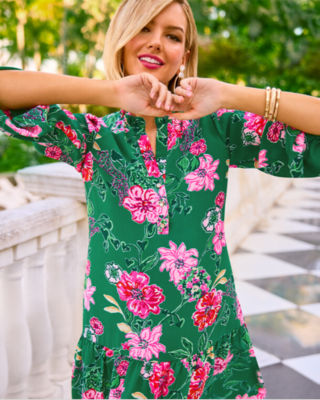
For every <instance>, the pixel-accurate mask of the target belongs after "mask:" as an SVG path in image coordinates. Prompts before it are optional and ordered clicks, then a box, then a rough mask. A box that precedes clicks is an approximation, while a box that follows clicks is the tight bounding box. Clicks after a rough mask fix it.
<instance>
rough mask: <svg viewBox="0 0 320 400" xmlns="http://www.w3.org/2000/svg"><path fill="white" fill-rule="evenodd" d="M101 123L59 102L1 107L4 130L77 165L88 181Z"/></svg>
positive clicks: (50, 156)
mask: <svg viewBox="0 0 320 400" xmlns="http://www.w3.org/2000/svg"><path fill="white" fill-rule="evenodd" d="M0 69H2V70H3V69H16V68H7V67H5V68H3V67H2V68H1V67H0ZM0 73H1V71H0ZM101 124H103V121H102V120H101V119H100V118H97V117H95V116H94V115H91V114H73V113H71V112H70V111H68V110H64V109H62V108H61V107H60V106H59V105H57V104H54V105H50V106H49V105H38V106H36V107H33V108H31V109H23V110H0V133H1V132H2V133H4V134H6V135H8V136H12V137H14V138H17V139H22V140H26V141H30V142H32V143H33V145H34V147H35V148H36V150H37V151H39V152H40V153H41V154H43V155H45V156H47V157H49V158H53V159H55V160H60V161H63V162H66V163H68V164H70V165H72V166H73V167H75V168H76V170H77V171H78V172H81V174H82V178H83V180H84V181H90V180H91V179H92V166H93V157H92V147H93V143H94V140H95V136H96V134H97V132H98V131H99V129H100V126H101Z"/></svg>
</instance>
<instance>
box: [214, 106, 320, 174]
mask: <svg viewBox="0 0 320 400" xmlns="http://www.w3.org/2000/svg"><path fill="white" fill-rule="evenodd" d="M211 117H212V119H213V122H214V123H215V124H217V125H218V128H219V131H221V132H223V134H224V137H225V142H226V146H227V150H228V154H229V162H230V167H234V168H236V167H239V168H257V169H259V170H261V171H262V172H265V173H267V174H270V175H274V176H279V177H286V178H291V177H301V178H302V177H304V178H308V177H318V176H320V136H319V135H312V134H308V133H305V132H302V131H300V130H297V129H295V128H293V127H291V126H289V125H286V124H283V123H282V122H277V121H276V122H272V121H267V120H266V119H264V118H263V117H261V116H260V115H256V114H252V113H249V112H243V111H235V110H226V109H221V110H218V111H217V112H216V113H214V114H212V116H211Z"/></svg>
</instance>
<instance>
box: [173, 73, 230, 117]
mask: <svg viewBox="0 0 320 400" xmlns="http://www.w3.org/2000/svg"><path fill="white" fill-rule="evenodd" d="M224 85H225V83H224V82H221V81H218V80H216V79H211V78H186V79H183V80H182V81H181V82H180V86H179V87H177V88H176V90H175V94H177V95H179V96H183V98H184V101H183V103H181V104H179V105H176V106H175V108H174V111H177V112H174V113H171V114H170V117H172V118H175V119H181V120H183V119H198V118H201V117H204V116H205V115H208V114H211V113H213V112H215V111H217V110H219V109H220V108H222V107H223V101H222V95H223V87H224ZM190 92H191V96H190Z"/></svg>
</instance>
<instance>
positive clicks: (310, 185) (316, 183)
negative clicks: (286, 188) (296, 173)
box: [293, 178, 320, 189]
mask: <svg viewBox="0 0 320 400" xmlns="http://www.w3.org/2000/svg"><path fill="white" fill-rule="evenodd" d="M293 186H295V187H298V188H303V189H320V179H319V178H312V179H310V178H302V179H299V180H298V179H296V180H295V181H294V182H293Z"/></svg>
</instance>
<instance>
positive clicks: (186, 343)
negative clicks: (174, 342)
mask: <svg viewBox="0 0 320 400" xmlns="http://www.w3.org/2000/svg"><path fill="white" fill-rule="evenodd" d="M181 344H182V346H183V347H184V348H185V349H186V351H187V352H188V353H189V354H190V355H192V354H193V344H192V342H191V341H190V340H189V339H187V338H186V337H184V336H183V337H182V338H181Z"/></svg>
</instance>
